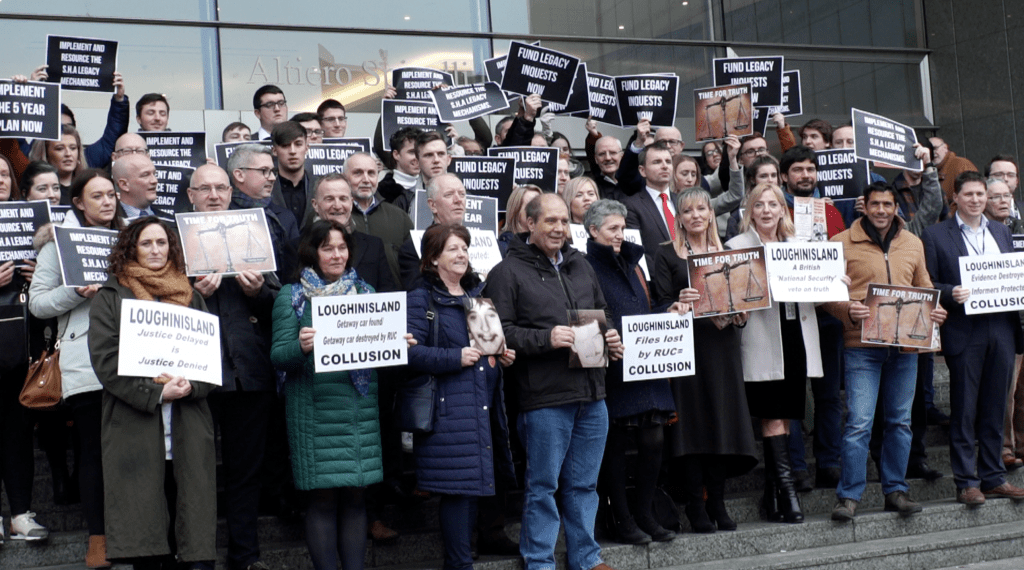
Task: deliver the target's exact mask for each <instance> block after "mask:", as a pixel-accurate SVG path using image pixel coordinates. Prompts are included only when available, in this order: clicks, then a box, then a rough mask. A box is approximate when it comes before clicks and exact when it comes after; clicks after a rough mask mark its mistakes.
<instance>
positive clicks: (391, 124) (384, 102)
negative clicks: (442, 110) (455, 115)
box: [380, 99, 452, 150]
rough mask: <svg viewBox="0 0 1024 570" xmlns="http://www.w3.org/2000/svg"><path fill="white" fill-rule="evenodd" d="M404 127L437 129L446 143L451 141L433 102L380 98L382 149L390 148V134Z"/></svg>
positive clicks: (426, 129)
mask: <svg viewBox="0 0 1024 570" xmlns="http://www.w3.org/2000/svg"><path fill="white" fill-rule="evenodd" d="M405 127H416V128H417V129H420V130H424V131H437V132H439V133H441V134H442V135H443V136H444V141H445V144H446V145H450V144H451V142H452V141H451V138H450V137H449V136H448V135H447V134H445V132H444V127H445V126H444V125H443V124H441V118H440V117H438V116H437V107H434V104H433V103H426V102H423V101H404V100H401V99H381V101H380V134H381V138H382V139H383V141H384V150H391V135H393V134H395V133H397V132H398V130H399V129H402V128H405Z"/></svg>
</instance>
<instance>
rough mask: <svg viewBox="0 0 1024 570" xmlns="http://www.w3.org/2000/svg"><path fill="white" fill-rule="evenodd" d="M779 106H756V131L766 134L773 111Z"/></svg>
mask: <svg viewBox="0 0 1024 570" xmlns="http://www.w3.org/2000/svg"><path fill="white" fill-rule="evenodd" d="M776 108H777V107H754V132H755V133H761V136H762V137H763V136H764V133H765V131H766V130H768V121H769V120H770V119H771V115H772V111H774V110H775V109H776Z"/></svg>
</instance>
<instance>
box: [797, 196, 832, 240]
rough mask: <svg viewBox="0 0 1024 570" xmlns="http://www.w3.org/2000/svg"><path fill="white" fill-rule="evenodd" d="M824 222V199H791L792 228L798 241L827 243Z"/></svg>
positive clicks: (800, 197) (826, 230) (804, 197)
mask: <svg viewBox="0 0 1024 570" xmlns="http://www.w3.org/2000/svg"><path fill="white" fill-rule="evenodd" d="M826 221H827V220H826V217H825V199H824V198H811V197H807V196H795V197H794V198H793V227H794V228H795V230H796V239H797V240H798V241H827V240H828V225H827V223H826Z"/></svg>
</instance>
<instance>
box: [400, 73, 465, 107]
mask: <svg viewBox="0 0 1024 570" xmlns="http://www.w3.org/2000/svg"><path fill="white" fill-rule="evenodd" d="M442 83H443V84H445V85H449V86H454V85H455V78H454V77H452V74H451V73H448V72H445V71H438V70H436V69H430V68H426V67H399V68H398V69H393V70H391V86H392V87H394V88H395V91H397V92H398V94H397V95H395V99H405V100H407V101H430V91H431V90H432V89H433V88H434V87H435V86H437V85H439V84H442Z"/></svg>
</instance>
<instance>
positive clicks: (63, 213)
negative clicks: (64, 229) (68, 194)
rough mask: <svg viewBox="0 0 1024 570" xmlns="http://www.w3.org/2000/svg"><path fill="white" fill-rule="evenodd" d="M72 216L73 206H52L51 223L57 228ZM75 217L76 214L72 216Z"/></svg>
mask: <svg viewBox="0 0 1024 570" xmlns="http://www.w3.org/2000/svg"><path fill="white" fill-rule="evenodd" d="M68 214H71V206H54V205H53V204H50V222H51V223H53V225H55V226H59V225H61V224H63V223H64V218H65V217H67V216H68ZM71 215H74V214H71Z"/></svg>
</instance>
